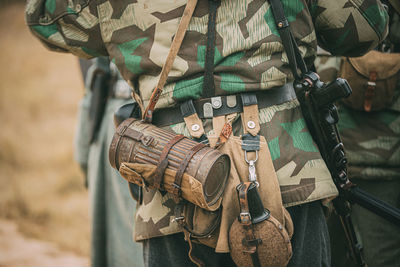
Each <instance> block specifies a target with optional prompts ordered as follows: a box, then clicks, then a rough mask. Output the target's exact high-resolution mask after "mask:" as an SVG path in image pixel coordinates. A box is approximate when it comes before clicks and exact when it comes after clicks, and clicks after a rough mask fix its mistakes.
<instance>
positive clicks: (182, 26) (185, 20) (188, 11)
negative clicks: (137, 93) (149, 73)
mask: <svg viewBox="0 0 400 267" xmlns="http://www.w3.org/2000/svg"><path fill="white" fill-rule="evenodd" d="M196 5H197V0H188V2H187V4H186V7H185V10H184V11H183V15H182V18H181V21H180V23H179V26H178V29H177V31H176V34H175V37H174V40H173V41H172V44H171V48H170V49H169V53H168V56H167V60H166V61H165V64H164V66H163V67H162V70H161V74H160V79H159V80H158V83H157V86H156V88H155V89H154V90H153V93H152V95H151V97H150V101H149V104H148V105H147V107H146V110H145V112H144V113H143V118H142V119H143V121H145V122H151V121H152V119H153V112H154V109H155V107H156V104H157V101H158V99H159V98H160V95H161V93H162V90H163V89H164V85H165V83H166V81H167V78H168V74H169V72H170V71H171V68H172V64H173V63H174V60H175V58H176V55H177V54H178V52H179V48H180V47H181V44H182V41H183V38H184V37H185V33H186V29H187V27H188V26H189V22H190V19H191V18H192V15H193V12H194V9H195V8H196Z"/></svg>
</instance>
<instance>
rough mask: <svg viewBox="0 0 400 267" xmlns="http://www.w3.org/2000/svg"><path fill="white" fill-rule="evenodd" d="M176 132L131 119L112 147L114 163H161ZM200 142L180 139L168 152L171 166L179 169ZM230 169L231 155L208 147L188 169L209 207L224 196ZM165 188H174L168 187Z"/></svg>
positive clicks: (195, 158)
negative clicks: (200, 188)
mask: <svg viewBox="0 0 400 267" xmlns="http://www.w3.org/2000/svg"><path fill="white" fill-rule="evenodd" d="M176 135H177V134H176V133H174V132H172V131H168V130H165V129H161V128H159V127H157V126H154V125H152V124H149V123H144V122H142V121H140V120H137V119H133V118H129V119H127V120H125V121H124V122H122V123H121V124H120V125H119V127H118V129H117V131H116V133H115V134H114V137H113V139H112V142H111V145H110V150H109V159H110V163H111V166H112V167H113V168H115V169H117V170H119V168H120V165H121V164H122V163H124V162H130V163H143V164H152V165H156V166H157V165H158V164H159V159H160V156H161V153H162V151H163V149H164V147H165V146H166V145H167V144H168V143H169V142H170V141H171V140H172V139H173V138H174V137H175V136H176ZM138 140H140V141H138ZM198 144H199V143H198V142H195V141H193V140H191V139H189V138H187V137H184V138H183V139H181V140H180V141H178V142H177V143H176V144H175V145H173V146H172V148H171V149H170V151H169V153H168V167H167V168H168V169H171V170H174V171H178V169H179V166H180V164H181V162H182V161H183V160H184V158H185V156H186V155H187V154H188V152H189V151H190V150H191V149H192V148H193V147H195V146H196V145H198ZM229 171H230V160H229V157H228V156H227V155H225V154H222V153H221V152H220V151H218V150H216V149H212V148H210V147H208V146H205V147H203V148H201V149H200V150H198V151H197V152H196V153H195V154H194V155H193V156H192V158H191V159H190V161H189V164H188V165H187V167H186V169H185V172H186V173H187V174H189V175H190V176H192V177H194V178H195V179H196V180H197V181H199V182H200V183H201V184H202V188H203V193H204V197H205V202H206V203H207V205H208V206H212V205H214V204H215V203H217V201H218V200H219V199H220V198H221V196H222V194H223V192H224V188H225V184H226V181H227V179H228V176H229ZM165 189H166V190H167V191H170V190H168V188H167V187H165ZM171 193H172V192H171ZM189 201H190V200H189Z"/></svg>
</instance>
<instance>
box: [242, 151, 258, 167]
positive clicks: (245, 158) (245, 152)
mask: <svg viewBox="0 0 400 267" xmlns="http://www.w3.org/2000/svg"><path fill="white" fill-rule="evenodd" d="M255 152H256V159H255V160H253V162H256V161H257V160H258V150H255ZM244 160H245V161H246V162H247V163H248V164H250V161H249V160H248V159H247V151H246V150H245V151H244Z"/></svg>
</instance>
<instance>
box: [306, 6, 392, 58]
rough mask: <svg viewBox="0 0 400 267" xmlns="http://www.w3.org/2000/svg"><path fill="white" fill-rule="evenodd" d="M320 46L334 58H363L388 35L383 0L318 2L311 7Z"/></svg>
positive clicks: (386, 15)
mask: <svg viewBox="0 0 400 267" xmlns="http://www.w3.org/2000/svg"><path fill="white" fill-rule="evenodd" d="M310 12H311V15H312V17H313V20H314V25H315V30H316V35H317V39H318V44H319V45H320V46H321V47H322V48H324V49H325V50H327V51H329V52H331V53H332V54H333V55H342V56H352V57H354V56H361V55H363V54H365V53H366V52H367V51H369V50H370V49H373V48H374V47H376V46H377V45H378V43H379V42H381V41H382V40H383V39H384V38H385V37H386V35H387V33H388V21H389V18H388V14H387V12H386V11H385V9H384V7H383V5H382V4H381V2H380V1H379V0H352V1H348V0H315V1H312V4H311V8H310Z"/></svg>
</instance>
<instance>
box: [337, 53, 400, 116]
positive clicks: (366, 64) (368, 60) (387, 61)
mask: <svg viewBox="0 0 400 267" xmlns="http://www.w3.org/2000/svg"><path fill="white" fill-rule="evenodd" d="M339 76H340V77H343V78H345V79H346V80H347V81H348V83H349V84H350V86H351V88H352V89H353V93H352V95H351V96H350V97H348V98H346V99H343V100H342V103H343V104H344V105H345V106H347V107H350V108H352V109H355V110H362V111H367V112H370V111H378V110H382V109H384V108H388V107H390V106H391V105H392V103H393V102H394V100H395V90H396V87H397V86H398V83H399V80H400V79H399V76H400V54H399V53H382V52H378V51H370V52H369V53H367V54H366V55H364V56H362V57H358V58H343V60H342V64H341V67H340V72H339Z"/></svg>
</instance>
